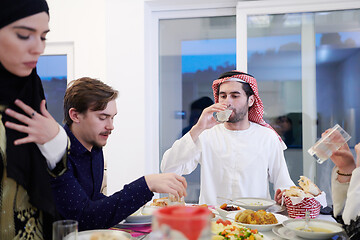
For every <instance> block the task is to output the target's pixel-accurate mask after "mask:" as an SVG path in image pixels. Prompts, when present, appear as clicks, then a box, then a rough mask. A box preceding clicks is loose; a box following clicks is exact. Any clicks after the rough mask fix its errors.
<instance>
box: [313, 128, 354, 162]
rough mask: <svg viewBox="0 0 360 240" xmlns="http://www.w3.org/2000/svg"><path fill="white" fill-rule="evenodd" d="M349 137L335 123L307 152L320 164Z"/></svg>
mask: <svg viewBox="0 0 360 240" xmlns="http://www.w3.org/2000/svg"><path fill="white" fill-rule="evenodd" d="M350 138H351V136H350V135H349V134H348V133H347V132H346V131H345V130H344V129H343V128H342V127H340V126H339V125H338V124H336V125H335V126H334V127H333V128H332V129H331V130H330V131H329V132H328V133H326V134H325V135H324V136H323V137H321V138H320V139H319V140H318V141H317V142H316V143H315V144H314V145H313V146H312V147H311V148H310V149H309V150H308V153H309V154H310V155H311V156H313V157H314V158H315V159H316V161H317V162H318V163H320V164H321V163H323V162H325V161H326V160H327V159H329V158H330V157H331V155H332V154H333V153H334V152H335V151H337V150H338V149H339V148H340V147H341V146H342V145H344V144H345V143H346V142H347V141H349V139H350Z"/></svg>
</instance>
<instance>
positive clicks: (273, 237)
mask: <svg viewBox="0 0 360 240" xmlns="http://www.w3.org/2000/svg"><path fill="white" fill-rule="evenodd" d="M213 212H214V213H216V211H213ZM277 214H282V215H284V216H286V217H288V214H287V211H286V210H285V211H283V212H280V213H277ZM219 217H221V218H223V219H227V220H230V221H234V219H233V218H227V217H223V216H220V215H219V214H218V213H216V218H219ZM289 219H290V218H289ZM316 219H318V220H325V221H329V222H336V221H335V220H334V218H333V217H332V216H331V215H326V214H321V213H320V214H319V216H318V217H316ZM278 227H279V228H281V227H283V226H282V225H278ZM112 229H113V230H122V231H125V232H128V233H130V234H131V235H132V237H133V239H134V240H135V239H136V240H151V239H156V238H155V237H154V233H153V232H152V231H151V224H147V225H140V226H135V227H131V226H130V227H129V226H126V225H122V224H121V223H120V224H118V225H117V226H115V227H114V228H112ZM259 232H260V233H261V234H262V235H263V236H264V240H284V239H292V240H303V239H304V238H301V237H297V236H296V237H292V238H282V237H280V236H279V235H277V234H275V233H274V232H273V231H272V230H268V231H259ZM331 239H334V240H347V239H348V238H347V236H346V235H345V233H341V234H339V235H336V236H334V237H333V238H331Z"/></svg>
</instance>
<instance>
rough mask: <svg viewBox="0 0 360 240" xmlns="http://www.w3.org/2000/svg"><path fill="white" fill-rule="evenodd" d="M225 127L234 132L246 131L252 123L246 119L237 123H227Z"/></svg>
mask: <svg viewBox="0 0 360 240" xmlns="http://www.w3.org/2000/svg"><path fill="white" fill-rule="evenodd" d="M224 126H225V128H226V129H228V130H232V131H238V130H246V129H248V128H249V127H250V121H249V119H244V120H242V121H239V122H236V123H230V122H225V123H224Z"/></svg>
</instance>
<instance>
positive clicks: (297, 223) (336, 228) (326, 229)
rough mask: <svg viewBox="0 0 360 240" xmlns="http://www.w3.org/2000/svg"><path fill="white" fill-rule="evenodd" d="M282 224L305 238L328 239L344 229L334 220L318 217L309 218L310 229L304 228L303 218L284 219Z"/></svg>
mask: <svg viewBox="0 0 360 240" xmlns="http://www.w3.org/2000/svg"><path fill="white" fill-rule="evenodd" d="M283 225H284V226H285V227H286V228H288V229H289V230H291V231H293V232H294V233H295V234H296V235H297V236H299V237H302V238H306V239H329V238H332V237H333V236H335V235H338V234H341V233H342V232H343V231H344V230H343V228H342V227H341V225H340V224H338V223H336V222H329V221H325V220H318V219H310V221H309V223H308V226H309V229H310V230H306V229H304V226H305V219H289V220H286V221H284V222H283Z"/></svg>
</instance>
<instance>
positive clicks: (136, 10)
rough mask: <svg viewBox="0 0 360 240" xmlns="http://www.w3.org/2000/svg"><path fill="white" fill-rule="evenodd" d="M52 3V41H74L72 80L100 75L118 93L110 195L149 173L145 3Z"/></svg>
mask: <svg viewBox="0 0 360 240" xmlns="http://www.w3.org/2000/svg"><path fill="white" fill-rule="evenodd" d="M48 4H49V8H50V29H51V32H50V33H49V35H48V43H50V44H51V45H53V44H56V43H63V42H70V43H72V44H73V46H74V66H75V68H74V78H75V79H77V78H80V77H84V76H88V77H93V78H98V79H100V80H102V81H104V82H105V83H107V84H109V85H110V86H112V87H114V88H115V89H117V90H119V92H120V96H119V99H118V116H117V117H116V118H115V131H114V132H113V134H112V135H111V137H110V138H109V141H108V144H107V146H106V147H105V149H104V152H105V159H106V160H107V165H108V190H107V191H108V193H110V194H111V193H113V192H115V191H116V190H119V189H121V188H122V187H123V185H124V184H125V183H129V182H130V181H132V180H134V179H136V178H137V177H140V176H142V175H144V173H145V154H144V148H145V140H144V135H145V134H144V123H145V116H144V115H145V113H144V105H145V104H144V102H145V99H144V91H145V88H144V37H143V35H144V10H143V5H144V1H143V0H121V1H118V0H106V1H104V0H103V1H99V0H76V1H74V0H61V1H59V0H48ZM69 80H71V79H69ZM147 172H151V169H148V170H147Z"/></svg>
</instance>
